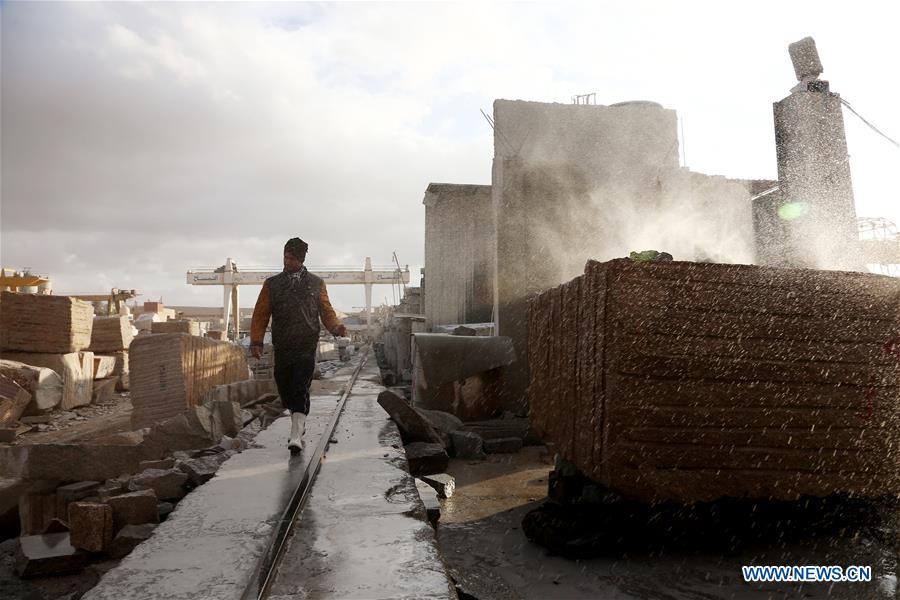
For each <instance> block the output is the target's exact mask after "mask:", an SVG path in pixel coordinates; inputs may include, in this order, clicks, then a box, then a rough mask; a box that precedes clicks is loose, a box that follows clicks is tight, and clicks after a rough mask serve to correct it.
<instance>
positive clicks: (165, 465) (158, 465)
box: [138, 458, 175, 471]
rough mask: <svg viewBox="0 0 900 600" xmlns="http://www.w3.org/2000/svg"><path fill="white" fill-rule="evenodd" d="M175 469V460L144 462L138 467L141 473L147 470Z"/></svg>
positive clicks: (164, 459)
mask: <svg viewBox="0 0 900 600" xmlns="http://www.w3.org/2000/svg"><path fill="white" fill-rule="evenodd" d="M173 467H175V459H174V458H163V459H160V460H142V461H141V462H140V464H139V465H138V468H139V469H140V470H141V471H144V470H146V469H171V468H173Z"/></svg>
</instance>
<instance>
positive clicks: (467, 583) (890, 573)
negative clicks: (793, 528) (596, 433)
mask: <svg viewBox="0 0 900 600" xmlns="http://www.w3.org/2000/svg"><path fill="white" fill-rule="evenodd" d="M550 463H551V461H550V460H549V458H548V456H547V455H546V451H545V450H543V448H540V447H528V448H525V449H524V450H523V451H522V452H520V453H519V454H517V455H494V456H489V457H488V459H487V460H486V461H483V462H478V461H463V460H455V459H454V460H452V461H451V464H450V467H449V469H448V471H449V472H450V473H451V474H452V475H454V476H455V477H456V478H457V489H456V492H455V494H454V496H453V497H452V498H451V499H449V500H445V501H443V511H442V515H441V523H440V526H439V528H438V543H439V545H440V548H441V551H442V553H443V555H444V558H445V560H446V562H447V565H448V567H449V569H450V571H451V575H452V576H453V577H454V579H455V580H456V581H457V585H458V586H459V589H460V590H461V591H462V592H463V593H462V594H461V597H462V598H477V599H479V600H488V599H495V598H496V599H504V600H506V599H513V598H610V599H629V600H630V599H638V598H641V599H644V598H649V599H657V600H688V599H690V600H695V599H696V600H711V599H743V598H747V599H757V598H759V599H781V598H807V599H816V598H847V599H850V598H860V599H869V598H871V599H889V598H890V599H894V598H896V597H897V596H896V593H897V592H896V585H897V583H896V582H897V580H896V575H895V573H896V560H895V558H894V552H893V550H892V549H891V548H889V547H888V544H887V543H885V538H886V537H887V536H886V532H885V531H884V530H883V529H878V528H874V527H869V526H866V524H865V523H863V524H861V525H860V526H859V527H849V528H843V529H839V530H836V531H834V530H832V531H830V532H828V533H821V532H820V533H816V532H815V531H811V532H809V533H808V534H803V535H799V536H794V538H792V539H790V540H785V539H784V536H782V535H779V533H778V532H777V531H773V532H772V533H771V535H767V536H763V538H762V539H760V540H758V541H754V542H753V543H751V544H747V545H745V547H743V548H741V549H739V550H736V551H724V552H723V551H722V550H721V549H717V550H706V551H704V549H703V543H702V540H699V541H700V542H701V543H699V544H697V545H698V546H699V547H698V548H697V549H695V550H692V551H685V550H677V549H667V548H666V547H665V544H663V547H662V548H658V547H657V548H654V549H653V550H652V551H644V552H641V551H639V550H637V551H636V550H634V549H632V550H631V553H630V554H623V553H622V551H621V549H619V548H615V547H611V548H609V551H608V552H603V553H602V554H603V555H602V556H601V557H598V558H590V559H581V560H575V559H570V558H563V557H561V556H556V555H553V554H552V553H551V552H549V551H548V550H547V549H546V548H544V547H543V546H540V545H538V544H535V543H533V542H531V541H529V540H528V539H526V537H525V535H524V533H523V532H522V519H523V517H524V516H525V515H526V514H527V513H528V512H529V511H531V510H533V509H535V508H537V507H539V506H540V505H542V504H543V502H544V500H545V498H546V492H547V476H548V473H549V471H550V470H551V469H552V468H553V467H552V464H550ZM642 534H643V532H641V531H635V537H640V536H641V535H642ZM742 565H841V566H849V565H870V566H871V567H872V582H870V583H833V584H832V583H804V584H786V583H758V584H749V583H745V582H744V581H743V578H742V576H741V566H742Z"/></svg>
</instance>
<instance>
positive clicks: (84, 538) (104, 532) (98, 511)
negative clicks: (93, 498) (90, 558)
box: [69, 502, 113, 552]
mask: <svg viewBox="0 0 900 600" xmlns="http://www.w3.org/2000/svg"><path fill="white" fill-rule="evenodd" d="M69 532H70V538H69V540H70V543H71V544H72V546H74V547H76V548H81V549H82V550H87V551H88V552H102V551H103V550H104V549H106V548H108V547H109V544H110V542H112V538H113V516H112V507H110V506H109V505H108V504H101V503H93V502H73V503H71V504H70V505H69Z"/></svg>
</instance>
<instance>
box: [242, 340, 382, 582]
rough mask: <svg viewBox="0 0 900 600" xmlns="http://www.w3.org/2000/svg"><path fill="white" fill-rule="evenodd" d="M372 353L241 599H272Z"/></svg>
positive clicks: (352, 379)
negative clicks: (292, 539) (291, 541)
mask: <svg viewBox="0 0 900 600" xmlns="http://www.w3.org/2000/svg"><path fill="white" fill-rule="evenodd" d="M369 350H370V348H369V346H364V347H363V348H361V349H360V352H359V354H360V355H361V358H360V361H359V364H358V365H357V366H356V368H355V369H354V370H353V374H352V375H351V376H350V379H349V380H348V381H347V385H346V386H345V387H344V390H343V392H342V393H341V397H340V399H339V400H338V402H337V404H336V405H335V408H334V411H333V412H332V414H331V417H330V419H329V421H328V425H326V427H325V431H324V432H323V433H322V436H321V437H320V438H319V441H318V443H317V444H316V447H315V449H314V451H313V454H312V456H311V458H310V460H309V462H308V463H307V466H306V470H305V471H304V473H303V477H302V478H301V480H300V483H299V484H298V485H297V488H296V489H295V490H294V493H293V494H292V495H291V498H290V500H289V502H288V504H287V506H286V507H285V509H284V512H283V513H282V515H281V518H280V519H279V521H278V527H277V529H276V531H275V534H274V537H273V539H272V543H271V545H270V546H269V549H268V550H267V551H266V553H265V554H264V555H263V558H262V560H261V561H260V564H259V568H258V569H257V572H256V573H255V574H254V577H253V578H252V579H251V581H250V583H249V584H248V585H247V587H246V589H245V590H244V593H243V594H242V596H241V599H242V600H253V599H256V600H263V599H265V598H268V596H269V591H270V588H271V586H272V583H273V582H274V581H275V578H276V576H277V574H278V568H279V565H280V563H281V559H282V557H283V555H284V551H285V547H286V544H287V541H288V539H289V538H290V536H291V532H292V531H293V529H294V526H295V525H296V523H297V521H298V519H299V516H300V513H301V512H302V511H303V507H304V505H305V503H306V499H307V498H308V497H309V493H310V491H311V490H312V487H313V484H314V483H315V481H316V476H317V475H318V474H319V470H320V469H321V467H322V461H323V460H324V459H325V454H326V453H327V452H328V447H329V445H330V441H331V439H332V436H333V435H334V431H335V429H336V428H337V424H338V421H339V420H340V418H341V414H342V413H343V411H344V406H345V405H346V403H347V398H348V397H349V396H350V393H351V391H352V390H353V386H354V385H355V383H356V379H357V377H359V373H360V371H361V370H362V369H363V367H364V366H365V365H366V362H367V361H368V358H369ZM305 452H306V450H304V453H305Z"/></svg>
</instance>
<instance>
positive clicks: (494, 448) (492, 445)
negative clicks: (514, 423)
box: [484, 437, 522, 454]
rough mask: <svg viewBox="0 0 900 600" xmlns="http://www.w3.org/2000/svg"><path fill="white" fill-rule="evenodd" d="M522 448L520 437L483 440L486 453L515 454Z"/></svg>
mask: <svg viewBox="0 0 900 600" xmlns="http://www.w3.org/2000/svg"><path fill="white" fill-rule="evenodd" d="M521 449H522V438H519V437H507V438H495V439H488V440H484V451H485V452H487V453H488V454H515V453H516V452H518V451H519V450H521Z"/></svg>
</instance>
